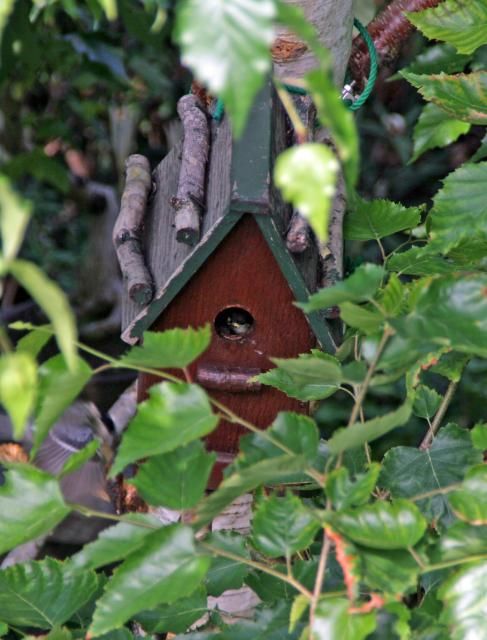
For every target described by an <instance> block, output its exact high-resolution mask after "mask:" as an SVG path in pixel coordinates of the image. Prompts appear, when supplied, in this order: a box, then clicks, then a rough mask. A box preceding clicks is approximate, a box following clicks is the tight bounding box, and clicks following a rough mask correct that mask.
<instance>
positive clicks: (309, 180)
mask: <svg viewBox="0 0 487 640" xmlns="http://www.w3.org/2000/svg"><path fill="white" fill-rule="evenodd" d="M338 170H339V164H338V161H337V159H336V158H335V156H334V154H333V152H332V151H331V150H330V148H329V147H327V146H325V145H324V144H319V143H317V142H307V143H305V144H300V145H298V146H296V147H291V148H290V149H287V150H286V151H284V152H283V153H281V154H280V155H279V156H278V158H277V161H276V166H275V169H274V180H275V183H276V185H277V186H278V187H279V189H281V191H282V195H283V197H284V199H285V200H286V201H287V202H290V203H291V204H292V205H293V206H294V207H295V208H296V209H298V210H299V212H300V214H301V215H302V216H303V218H305V219H306V220H307V221H308V222H309V224H310V226H311V228H312V229H313V231H314V232H315V234H316V236H317V237H318V239H319V240H320V241H321V242H325V241H326V239H327V237H328V219H329V215H330V210H331V205H332V203H333V197H334V195H335V186H336V181H337V177H338Z"/></svg>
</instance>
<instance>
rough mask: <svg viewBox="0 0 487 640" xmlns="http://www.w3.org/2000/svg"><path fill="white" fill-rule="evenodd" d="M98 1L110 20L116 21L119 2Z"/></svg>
mask: <svg viewBox="0 0 487 640" xmlns="http://www.w3.org/2000/svg"><path fill="white" fill-rule="evenodd" d="M97 1H98V4H99V5H100V6H101V8H102V9H103V11H104V12H105V15H106V17H107V18H108V19H109V20H115V19H116V18H117V15H118V11H117V0H97Z"/></svg>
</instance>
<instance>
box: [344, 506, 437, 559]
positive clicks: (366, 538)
mask: <svg viewBox="0 0 487 640" xmlns="http://www.w3.org/2000/svg"><path fill="white" fill-rule="evenodd" d="M332 525H333V527H334V528H336V529H337V530H338V531H339V532H340V533H342V534H343V535H345V536H346V537H347V538H350V540H352V541H353V542H356V543H358V544H362V545H364V546H365V547H371V548H372V549H407V548H408V547H413V546H414V545H415V544H416V543H417V542H418V541H419V540H420V539H421V538H422V537H423V534H424V532H425V531H426V527H427V522H426V520H425V519H424V518H423V516H422V515H421V512H420V511H419V509H418V508H417V507H416V505H414V504H412V503H411V502H408V501H407V500H395V501H394V502H384V501H382V500H381V501H377V502H374V503H373V504H369V505H366V506H363V507H357V508H355V509H349V510H348V511H341V512H339V513H336V514H334V515H333V518H332Z"/></svg>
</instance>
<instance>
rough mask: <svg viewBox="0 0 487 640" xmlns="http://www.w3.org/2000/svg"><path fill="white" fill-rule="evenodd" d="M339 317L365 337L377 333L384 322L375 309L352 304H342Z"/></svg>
mask: <svg viewBox="0 0 487 640" xmlns="http://www.w3.org/2000/svg"><path fill="white" fill-rule="evenodd" d="M339 307H340V317H341V319H342V320H343V321H344V322H345V323H346V324H347V325H348V326H349V327H353V328H354V329H359V331H362V332H363V333H365V334H366V335H368V334H370V333H377V331H379V329H380V327H381V325H382V324H383V322H384V318H383V317H382V315H381V314H380V313H379V311H377V309H375V308H373V309H370V308H367V307H364V306H360V305H358V304H354V303H353V302H342V303H341V304H340V305H339Z"/></svg>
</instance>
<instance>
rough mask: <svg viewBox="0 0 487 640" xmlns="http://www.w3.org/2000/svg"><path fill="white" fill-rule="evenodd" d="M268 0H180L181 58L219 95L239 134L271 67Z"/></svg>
mask: <svg viewBox="0 0 487 640" xmlns="http://www.w3.org/2000/svg"><path fill="white" fill-rule="evenodd" d="M275 14H276V7H275V2H273V1H272V0H208V1H207V2H200V1H199V0H182V1H181V2H179V3H178V5H177V13H176V26H175V31H174V37H175V38H176V41H177V42H178V44H179V45H180V47H181V52H182V61H183V63H184V64H186V65H187V66H188V67H189V68H190V69H191V70H192V71H193V73H194V74H195V76H196V77H197V78H198V80H199V81H200V82H201V83H202V84H203V85H205V86H206V87H208V89H209V91H210V93H212V94H214V95H217V96H219V97H220V98H221V99H222V100H223V102H224V104H225V108H226V110H227V111H228V113H229V114H230V116H231V119H232V124H233V129H234V132H235V135H236V136H239V135H240V134H241V133H242V131H243V128H244V125H245V121H246V117H247V113H248V111H249V108H250V106H251V104H252V101H253V98H254V96H255V94H256V93H257V91H258V89H259V87H260V86H261V85H262V83H263V81H264V77H265V75H266V73H267V71H268V70H269V69H270V64H271V59H270V53H269V49H270V46H271V44H272V41H273V39H274V32H273V19H274V17H275Z"/></svg>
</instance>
